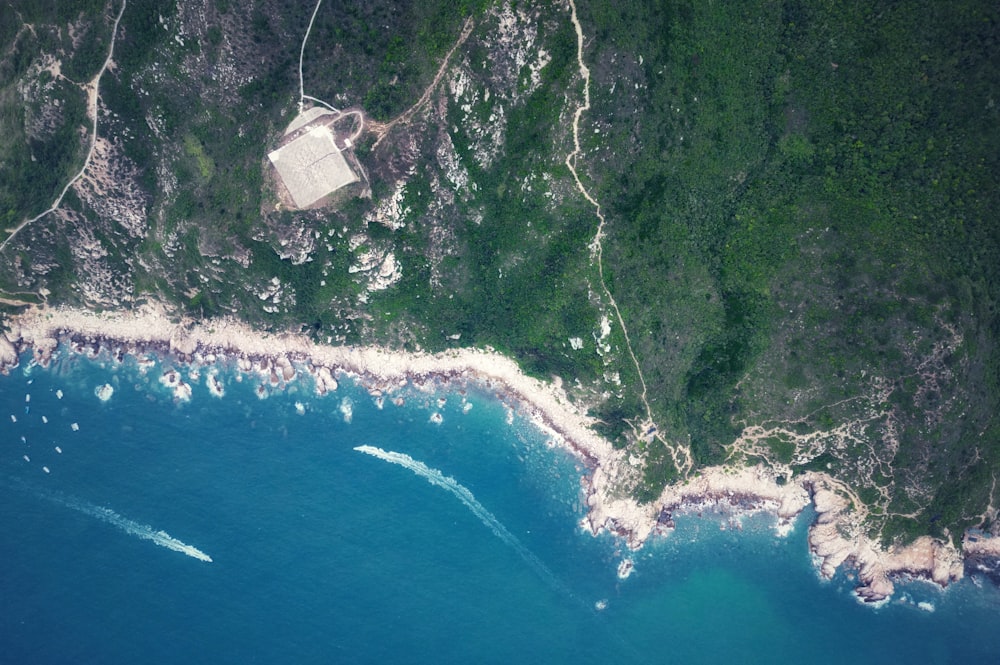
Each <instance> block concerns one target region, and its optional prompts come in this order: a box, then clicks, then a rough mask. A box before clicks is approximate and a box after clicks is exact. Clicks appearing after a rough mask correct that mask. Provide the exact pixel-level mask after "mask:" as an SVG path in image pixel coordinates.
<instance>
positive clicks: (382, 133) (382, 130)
mask: <svg viewBox="0 0 1000 665" xmlns="http://www.w3.org/2000/svg"><path fill="white" fill-rule="evenodd" d="M474 25H475V24H474V23H473V22H472V17H471V16H470V17H469V18H467V19H465V26H464V27H463V28H462V34H461V35H459V36H458V41H456V42H455V44H454V45H453V46H452V47H451V50H450V51H448V53H447V55H445V56H444V60H443V61H442V62H441V66H440V67H439V68H438V71H437V74H435V75H434V80H433V81H431V84H430V85H429V86H427V89H426V90H424V94H423V95H421V96H420V99H418V100H417V103H416V104H414V105H413V106H411V107H410V108H408V109H406V110H405V111H403V112H402V113H400V114H399V115H398V116H396V118H395V119H393V120H390V121H389V122H387V123H384V124H383V123H378V122H369V123H368V128H369V129H371V131H372V132H374V133H375V135H376V136H378V139H377V140H376V141H375V143H374V145H372V150H374V149H375V148H377V147H378V144H379V143H381V142H382V139H384V138H385V137H386V135H387V134H388V133H389V130H390V129H392V128H393V127H394V126H396V125H397V124H400V123H402V124H404V125H405V124H406V123H407V122H409V121H410V118H412V117H413V114H415V113H416V112H417V111H419V110H420V108H421V107H422V106H423V105H424V104H426V103H427V101H428V100H429V99H430V98H431V94H432V93H433V92H434V88H436V87H437V84H438V83H440V82H441V78H442V77H443V76H444V73H445V71H446V70H447V69H448V63H449V62H450V61H451V56H452V54H454V53H455V51H456V50H458V47H459V46H461V45H462V44H464V43H465V40H467V39H468V38H469V35H471V34H472V28H473V26H474Z"/></svg>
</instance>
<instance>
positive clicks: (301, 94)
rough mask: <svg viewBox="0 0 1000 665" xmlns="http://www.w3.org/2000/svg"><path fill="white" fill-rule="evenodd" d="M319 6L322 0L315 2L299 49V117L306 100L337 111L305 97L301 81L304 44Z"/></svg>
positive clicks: (304, 51) (320, 101)
mask: <svg viewBox="0 0 1000 665" xmlns="http://www.w3.org/2000/svg"><path fill="white" fill-rule="evenodd" d="M321 4H323V0H316V6H315V7H314V8H313V13H312V16H311V17H310V18H309V27H308V28H306V34H305V36H304V37H303V38H302V46H300V47H299V115H302V111H303V108H302V107H303V105H304V104H305V101H306V100H307V99H308V100H311V101H314V102H319V103H320V104H322V105H323V106H325V107H326V108H328V109H330V110H331V111H336V110H337V109H335V108H333V107H332V106H330V105H329V104H327V103H326V102H324V101H323V100H322V99H316V98H315V97H310V96H309V95H307V94H306V89H305V82H304V81H303V79H302V60H303V58H304V57H305V54H306V42H308V41H309V33H310V32H312V29H313V23H314V22H315V21H316V14H318V13H319V6H320V5H321Z"/></svg>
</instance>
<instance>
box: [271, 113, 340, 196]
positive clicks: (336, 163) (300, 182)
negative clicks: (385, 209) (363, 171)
mask: <svg viewBox="0 0 1000 665" xmlns="http://www.w3.org/2000/svg"><path fill="white" fill-rule="evenodd" d="M334 139H335V137H334V133H333V130H332V129H331V128H330V127H328V126H325V125H320V126H317V127H312V128H311V129H308V130H306V131H304V132H303V133H302V134H301V135H300V136H298V137H296V138H295V139H294V140H292V141H290V142H288V143H286V144H285V145H283V146H281V147H280V148H278V149H277V150H274V151H272V152H271V153H269V154H268V155H267V158H268V159H270V160H271V163H272V164H274V168H276V169H277V170H278V175H279V176H280V177H281V181H282V182H283V183H284V185H285V188H286V189H287V190H288V193H289V194H290V195H291V197H292V200H293V201H294V202H295V207H296V208H308V207H309V206H311V205H313V204H314V203H316V202H317V201H319V200H320V199H321V198H323V197H324V196H326V195H328V194H330V193H332V192H335V191H337V190H338V189H340V188H341V187H344V186H345V185H349V184H351V183H352V182H357V181H358V176H357V175H356V174H355V173H354V171H353V170H351V167H350V166H349V165H348V163H347V160H346V159H344V155H342V154H341V152H340V149H339V148H337V144H336V142H335V140H334Z"/></svg>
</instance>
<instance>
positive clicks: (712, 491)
mask: <svg viewBox="0 0 1000 665" xmlns="http://www.w3.org/2000/svg"><path fill="white" fill-rule="evenodd" d="M6 326H7V331H6V333H5V334H0V370H2V371H3V372H7V371H9V370H10V369H12V368H14V367H16V366H17V364H18V362H19V358H20V356H21V355H22V354H24V353H27V352H30V353H31V354H32V361H33V362H35V363H37V364H40V365H47V364H48V363H49V362H50V360H51V358H52V355H53V353H54V352H55V350H56V349H57V348H58V346H59V345H60V344H63V345H66V346H67V347H69V348H70V349H72V350H73V351H74V352H76V353H80V354H84V355H88V356H92V357H93V356H96V355H97V354H98V353H100V352H101V351H102V350H105V351H107V352H109V353H110V354H111V355H112V357H113V358H115V359H116V360H119V361H120V360H122V359H123V358H124V357H125V356H126V355H130V356H135V357H137V358H142V357H145V356H147V355H148V354H151V353H152V354H156V355H157V356H159V357H161V358H173V359H176V360H177V361H178V362H179V363H187V364H191V365H192V366H198V367H204V368H210V367H211V366H213V365H214V364H216V363H217V362H219V361H222V360H226V361H233V362H235V364H236V366H237V367H238V369H239V370H240V371H241V372H246V373H253V374H256V375H258V376H259V377H260V378H261V381H262V389H265V388H263V387H264V386H272V387H280V386H281V385H282V384H284V383H287V382H290V381H293V380H295V378H296V376H297V374H298V373H299V372H307V373H308V374H310V375H311V376H312V378H313V381H314V385H315V389H316V391H317V392H318V393H320V394H324V393H327V392H330V391H334V390H336V389H337V378H336V377H337V376H338V375H346V376H350V377H355V378H357V379H358V380H359V381H360V383H361V384H362V385H364V386H365V387H366V388H367V389H368V390H369V392H370V393H371V394H372V395H374V396H376V397H377V398H382V397H383V396H389V395H391V393H393V392H394V391H396V390H398V389H399V388H401V387H403V386H406V385H414V386H418V387H419V386H422V385H428V384H432V383H433V384H441V383H450V382H470V381H471V382H476V383H478V384H480V385H482V386H484V387H486V388H488V389H491V390H495V391H496V392H497V393H498V395H499V396H500V397H501V398H502V399H503V400H504V401H506V402H507V403H509V404H511V405H513V406H515V407H516V408H519V409H521V410H523V411H524V412H525V413H526V414H527V415H528V416H529V417H530V418H531V419H532V420H533V422H534V423H535V424H536V425H537V426H538V427H540V428H541V429H542V430H543V431H546V432H547V433H548V434H549V436H550V437H551V439H552V440H553V442H555V443H557V444H559V445H562V446H564V447H566V448H567V449H568V450H570V451H571V452H572V453H573V454H574V455H576V456H577V457H579V458H580V459H581V461H582V462H583V463H584V464H585V465H586V466H587V467H588V469H589V470H590V473H589V474H588V475H586V476H585V477H584V478H583V481H582V482H583V485H584V490H585V492H586V495H587V505H588V509H589V510H588V513H587V515H586V516H585V517H584V519H583V520H582V524H581V525H582V527H584V528H585V529H586V530H588V531H589V532H591V533H593V534H595V535H596V534H598V533H600V532H602V531H609V532H611V533H613V534H615V535H616V536H618V537H620V538H622V539H623V540H625V541H626V542H627V543H628V546H629V547H630V548H631V549H633V550H635V549H638V548H640V547H642V546H643V544H644V543H645V542H646V541H647V539H649V538H650V537H652V536H654V535H656V534H662V533H664V532H668V531H669V530H670V529H671V527H672V526H673V516H674V514H675V513H676V512H679V511H684V512H689V511H691V510H697V508H698V507H699V506H707V505H713V506H715V507H719V506H721V507H723V508H725V510H726V511H727V512H731V513H732V514H734V515H737V516H738V515H742V514H749V513H756V512H762V511H766V512H768V513H771V514H773V515H775V516H776V518H777V525H776V529H777V531H778V532H779V533H784V532H787V530H789V529H790V528H791V525H792V522H793V520H794V519H795V518H796V517H797V516H798V515H799V514H800V513H801V512H802V510H803V509H804V508H805V507H806V506H808V505H810V504H812V505H813V506H814V508H815V511H816V514H817V517H816V520H815V522H814V523H813V524H812V525H811V526H810V527H809V546H810V550H811V552H812V553H813V555H814V556H815V558H816V562H817V566H818V568H819V572H820V574H821V575H823V576H824V577H831V576H832V575H833V574H834V573H835V572H836V571H837V570H838V569H840V568H842V567H844V566H849V567H853V568H854V569H856V570H857V579H858V587H857V589H856V593H857V595H858V597H859V599H861V600H863V601H865V602H866V603H880V602H883V601H886V600H887V599H888V598H890V597H891V596H892V594H893V592H894V582H893V580H898V579H906V578H913V577H916V578H921V579H927V580H930V581H933V582H934V583H936V584H938V585H940V586H941V587H946V586H948V585H949V584H951V583H952V582H954V581H957V580H959V579H961V578H962V577H963V575H964V574H965V573H966V572H969V573H974V572H979V573H983V574H985V575H986V576H987V577H989V578H990V579H993V580H994V581H997V580H1000V538H989V537H988V536H987V535H986V534H978V535H972V536H970V535H969V534H967V535H966V538H965V540H964V542H963V548H962V551H961V552H960V551H959V550H958V549H957V548H955V547H954V546H953V545H952V544H951V543H946V542H943V541H940V540H935V539H932V538H931V537H929V536H924V537H921V538H918V539H917V540H915V541H913V542H912V543H909V544H906V545H904V546H899V547H890V548H883V547H882V546H881V545H880V544H879V543H878V542H876V541H874V540H872V539H871V538H869V537H868V536H867V534H866V532H865V529H864V523H863V520H862V519H860V518H859V516H858V512H857V511H856V510H854V507H853V506H852V503H851V501H850V500H849V498H848V497H849V496H850V492H849V488H845V487H843V486H842V485H840V484H839V483H838V482H837V481H836V480H835V479H833V478H832V477H830V476H828V475H827V474H823V473H816V472H808V473H805V474H801V475H800V476H798V477H796V478H794V479H791V480H787V481H785V482H779V479H778V478H777V477H776V476H775V474H774V473H773V472H772V471H771V470H769V469H767V468H765V467H763V466H752V467H735V466H725V467H711V468H706V469H700V470H699V471H698V472H696V473H695V474H694V475H693V476H692V477H690V478H688V479H686V480H684V481H681V482H679V483H677V484H674V485H670V486H668V487H666V488H665V489H664V490H663V492H662V493H661V495H660V496H659V497H658V498H657V500H655V501H652V502H649V503H646V504H640V503H639V502H637V501H636V500H635V499H634V498H633V497H632V496H631V495H630V494H629V493H628V492H627V491H626V490H624V489H623V488H624V487H627V486H628V483H627V480H628V479H629V478H633V477H634V474H635V473H636V472H637V466H638V465H637V464H636V460H634V459H630V458H629V457H628V456H627V454H626V453H625V452H623V451H621V450H616V449H614V448H613V447H612V446H611V444H610V443H609V442H608V441H606V440H604V439H603V438H601V437H600V436H599V435H597V434H596V433H595V432H594V430H593V429H592V426H593V424H594V419H593V418H591V417H590V416H588V415H586V414H585V413H583V412H581V411H580V409H579V408H578V407H577V406H576V405H574V404H573V403H572V402H571V401H570V400H569V398H568V397H567V395H566V394H565V392H564V391H563V390H562V389H561V387H560V386H559V385H558V383H556V384H551V383H544V382H542V381H539V380H537V379H534V378H531V377H528V376H526V375H524V374H523V373H522V372H521V371H520V369H519V368H518V366H517V365H516V363H514V362H513V361H512V360H510V359H509V358H506V357H504V356H501V355H500V354H497V353H495V352H493V351H488V350H487V351H483V350H474V349H462V350H454V351H449V352H444V353H440V354H429V353H407V352H400V351H389V350H386V349H382V348H377V347H330V346H323V345H319V344H316V343H314V342H312V341H311V340H309V339H308V338H306V337H305V336H304V335H300V334H295V333H266V332H259V331H255V330H252V329H251V328H249V327H248V326H247V325H246V324H244V323H242V322H239V321H236V320H229V319H217V320H210V321H202V322H197V321H191V320H182V321H177V320H173V319H171V318H170V316H169V315H168V314H167V312H166V311H165V310H164V309H163V308H162V307H160V306H158V305H156V304H150V305H145V306H143V307H142V308H140V309H138V310H136V311H131V312H108V313H95V312H90V311H86V310H80V309H69V308H33V309H29V310H28V311H26V312H25V313H23V314H21V315H18V316H16V317H10V318H8V320H7V321H6ZM214 379H215V375H214V370H211V369H209V371H208V373H207V381H208V385H209V388H210V390H211V392H212V394H214V395H216V396H221V395H222V394H223V387H222V385H221V384H220V383H219V382H218V381H217V380H215V381H213V380H214ZM160 380H161V383H163V384H164V385H166V386H168V387H170V388H172V389H173V390H174V394H175V396H176V397H177V398H178V399H187V398H188V397H189V396H190V386H189V385H187V384H186V383H185V381H184V377H183V376H182V375H181V373H179V372H176V371H175V370H172V369H170V370H166V371H165V372H164V376H163V377H161V379H160Z"/></svg>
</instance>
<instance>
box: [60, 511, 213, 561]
mask: <svg viewBox="0 0 1000 665" xmlns="http://www.w3.org/2000/svg"><path fill="white" fill-rule="evenodd" d="M40 496H42V498H45V499H48V500H49V501H52V502H53V503H58V504H60V505H63V506H66V507H67V508H72V509H73V510H75V511H77V512H80V513H83V514H84V515H88V516H90V517H94V518H96V519H99V520H101V521H102V522H107V523H108V524H111V525H113V526H116V527H118V528H119V529H121V530H122V531H124V532H125V533H127V534H129V535H130V536H135V537H136V538H139V539H140V540H149V541H152V542H153V543H155V544H156V545H159V546H160V547H166V548H167V549H168V550H173V551H175V552H180V553H181V554H186V555H188V556H189V557H192V558H194V559H198V560H199V561H206V562H209V563H211V561H212V557H210V556H208V555H207V554H205V553H204V552H202V551H201V550H200V549H198V548H197V547H194V546H193V545H187V544H185V543H183V542H181V541H179V540H177V539H176V538H174V537H173V536H171V535H170V534H169V533H167V532H166V531H154V530H153V527H151V526H149V525H147V524H140V523H139V522H134V521H132V520H130V519H128V518H127V517H123V516H121V515H119V514H118V513H116V512H115V511H113V510H111V509H110V508H105V507H102V506H96V505H94V504H92V503H89V502H87V501H83V500H81V499H76V498H72V497H71V498H62V497H58V496H51V495H46V494H40Z"/></svg>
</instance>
